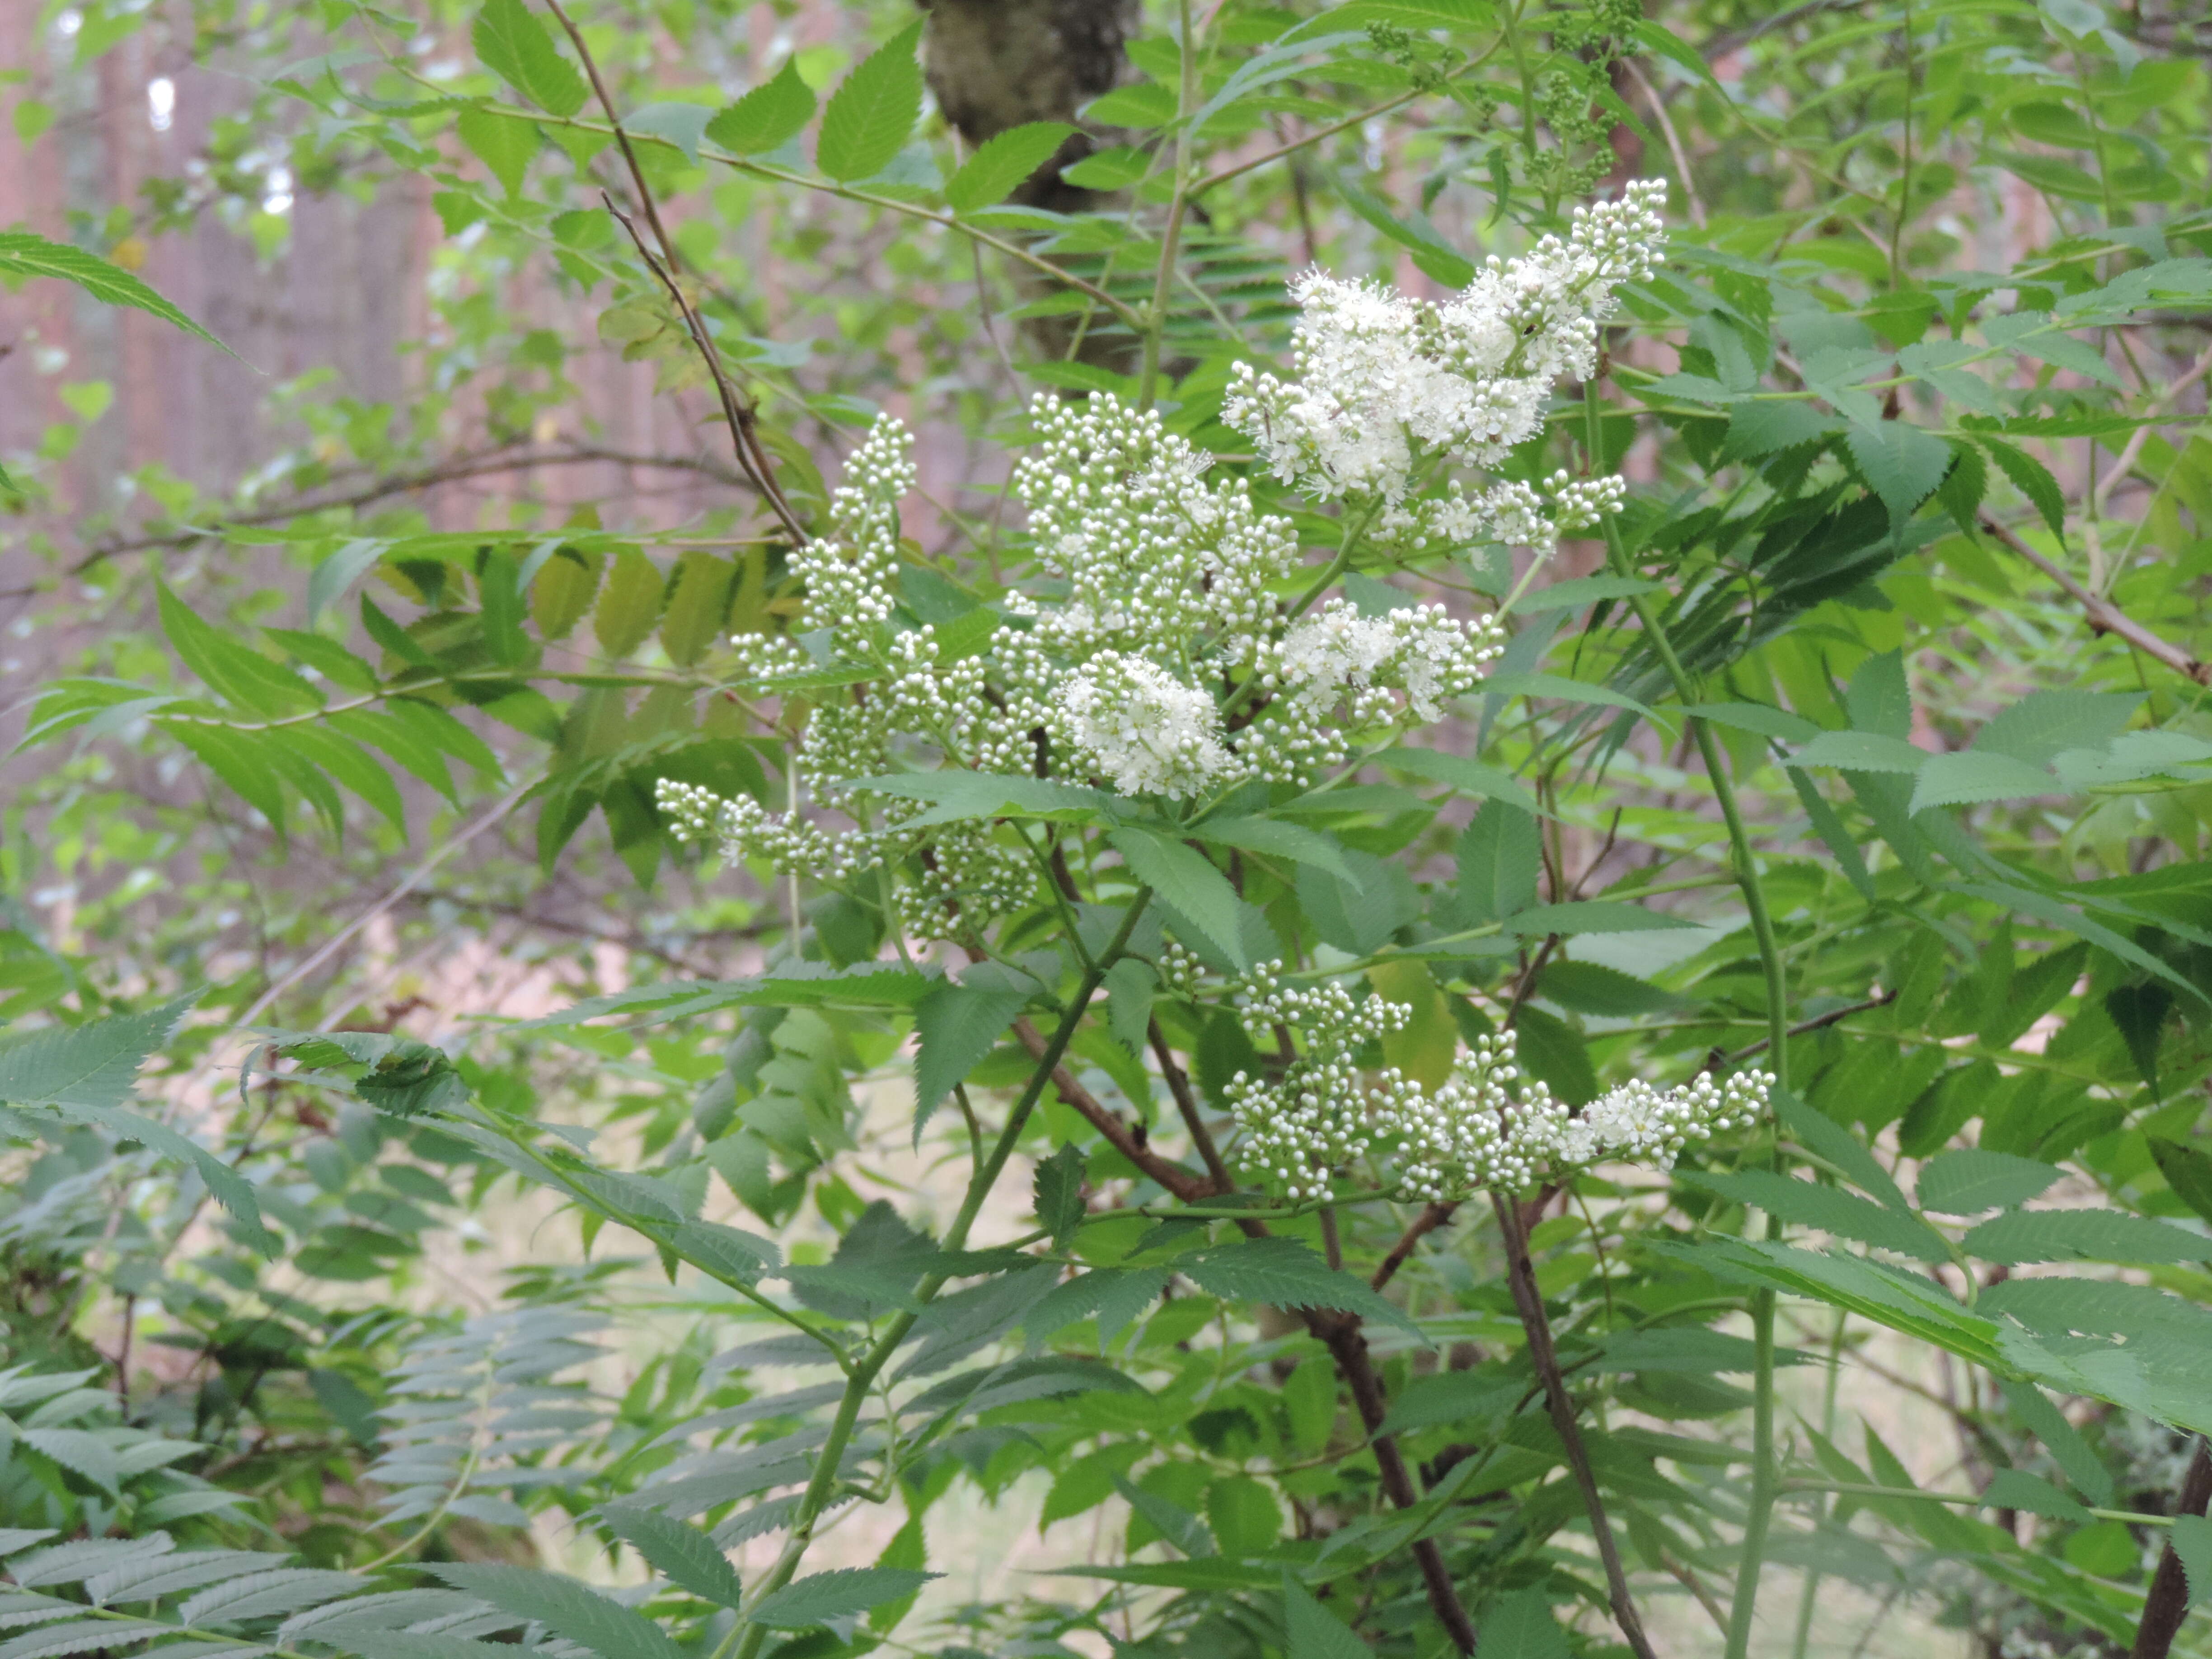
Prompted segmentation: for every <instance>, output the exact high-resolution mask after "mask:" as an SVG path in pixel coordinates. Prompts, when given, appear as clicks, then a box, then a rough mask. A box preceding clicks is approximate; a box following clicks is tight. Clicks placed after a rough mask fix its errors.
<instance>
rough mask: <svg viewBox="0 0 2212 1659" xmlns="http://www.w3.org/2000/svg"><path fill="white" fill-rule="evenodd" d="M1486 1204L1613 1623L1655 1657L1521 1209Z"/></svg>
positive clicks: (1643, 1653)
mask: <svg viewBox="0 0 2212 1659" xmlns="http://www.w3.org/2000/svg"><path fill="white" fill-rule="evenodd" d="M1490 1201H1491V1206H1492V1208H1493V1209H1495V1210H1496V1211H1497V1212H1498V1231H1499V1232H1501V1233H1502V1234H1504V1238H1505V1252H1506V1261H1505V1267H1506V1279H1507V1281H1508V1283H1509V1284H1510V1285H1511V1286H1512V1290H1513V1306H1514V1309H1515V1310H1516V1312H1518V1313H1519V1314H1520V1316H1521V1328H1522V1330H1523V1331H1524V1332H1525V1333H1526V1334H1527V1335H1528V1363H1529V1364H1531V1365H1533V1366H1534V1368H1535V1371H1536V1375H1537V1376H1539V1377H1541V1379H1542V1380H1543V1383H1544V1401H1545V1404H1546V1405H1547V1406H1548V1407H1550V1408H1551V1413H1552V1426H1553V1428H1554V1429H1556V1430H1558V1431H1559V1443H1560V1445H1561V1446H1562V1447H1563V1448H1564V1449H1565V1452H1566V1458H1567V1467H1568V1468H1570V1469H1571V1470H1572V1471H1573V1472H1574V1477H1575V1484H1576V1486H1579V1487H1580V1488H1581V1489H1582V1494H1583V1511H1584V1513H1586V1514H1587V1515H1588V1516H1589V1523H1590V1531H1591V1533H1592V1534H1594V1535H1595V1537H1596V1539H1597V1553H1598V1559H1600V1560H1601V1561H1602V1562H1603V1563H1604V1564H1605V1582H1606V1587H1607V1592H1608V1594H1609V1595H1610V1598H1611V1601H1612V1603H1613V1622H1614V1623H1615V1624H1617V1625H1619V1626H1620V1633H1621V1634H1622V1635H1623V1636H1624V1637H1626V1638H1628V1645H1629V1647H1630V1649H1631V1650H1632V1651H1633V1652H1634V1653H1635V1655H1636V1659H1656V1656H1655V1655H1654V1654H1653V1652H1652V1650H1651V1638H1650V1637H1648V1636H1646V1635H1645V1634H1644V1620H1643V1619H1642V1618H1641V1617H1640V1616H1639V1615H1638V1613H1637V1611H1636V1603H1635V1601H1634V1600H1633V1599H1632V1597H1631V1596H1630V1595H1629V1593H1628V1574H1627V1572H1626V1570H1625V1569H1624V1568H1623V1567H1622V1566H1621V1564H1620V1546H1619V1545H1617V1544H1616V1543H1614V1542H1613V1522H1611V1521H1610V1520H1609V1519H1607V1516H1606V1512H1605V1500H1604V1499H1603V1498H1601V1497H1599V1496H1598V1490H1597V1476H1596V1474H1595V1473H1594V1472H1593V1471H1592V1469H1591V1468H1590V1461H1589V1447H1588V1446H1586V1445H1584V1444H1583V1431H1582V1425H1581V1424H1580V1423H1578V1422H1577V1420H1576V1418H1575V1402H1574V1397H1573V1396H1572V1395H1570V1394H1568V1392H1567V1380H1566V1377H1565V1375H1564V1374H1563V1373H1562V1372H1561V1371H1560V1370H1559V1351H1558V1350H1557V1349H1556V1348H1554V1347H1553V1346H1552V1322H1551V1320H1550V1318H1549V1316H1547V1315H1546V1313H1545V1312H1544V1297H1543V1292H1542V1291H1539V1290H1538V1289H1537V1288H1536V1269H1535V1266H1534V1263H1532V1262H1531V1261H1529V1260H1528V1229H1527V1228H1526V1227H1525V1226H1523V1225H1522V1221H1521V1211H1520V1208H1519V1206H1517V1205H1516V1203H1515V1202H1514V1200H1512V1199H1511V1198H1510V1197H1509V1196H1507V1195H1506V1194H1504V1193H1500V1192H1498V1191H1495V1190H1493V1191H1492V1193H1491V1194H1490Z"/></svg>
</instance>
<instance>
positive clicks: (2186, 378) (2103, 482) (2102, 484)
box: [2089, 346, 2212, 520]
mask: <svg viewBox="0 0 2212 1659" xmlns="http://www.w3.org/2000/svg"><path fill="white" fill-rule="evenodd" d="M2206 374H2212V346H2207V347H2205V348H2204V350H2203V353H2202V354H2201V355H2200V356H2198V357H2197V361H2196V362H2193V363H2191V365H2190V366H2189V368H2187V369H2186V370H2185V371H2184V373H2183V374H2182V375H2181V378H2180V379H2179V380H2173V381H2172V382H2170V383H2168V384H2167V385H2166V386H2163V387H2161V388H2160V391H2159V392H2158V394H2157V395H2156V396H2155V397H2154V398H2152V399H2151V400H2150V402H2149V404H2148V405H2146V407H2145V409H2144V411H2143V412H2144V413H2145V414H2146V415H2156V414H2159V413H2160V412H2162V411H2163V410H2166V409H2169V408H2171V407H2172V404H2173V400H2174V399H2175V398H2179V396H2180V395H2181V394H2182V393H2183V392H2186V391H2188V390H2189V388H2190V387H2191V386H2195V385H2196V384H2197V382H2198V381H2199V380H2203V378H2204V377H2205V375H2206ZM2157 424H2158V422H2155V421H2148V420H2147V421H2145V422H2143V423H2142V425H2141V426H2139V427H2137V428H2136V429H2135V430H2134V431H2133V432H2132V433H2130V435H2129V436H2128V441H2127V444H2126V446H2125V447H2124V448H2122V449H2121V451H2120V453H2119V454H2118V456H2116V457H2115V458H2114V459H2113V461H2112V470H2111V471H2108V472H2106V474H2105V476H2104V477H2101V478H2100V479H2099V480H2098V481H2097V487H2096V488H2095V489H2093V490H2091V491H2090V492H2089V517H2090V518H2091V519H2092V520H2096V519H2101V518H2103V517H2104V516H2105V507H2106V497H2107V496H2109V495H2111V494H2112V488H2113V486H2114V485H2115V484H2117V483H2119V482H2120V480H2121V479H2123V478H2124V477H2127V476H2128V474H2129V473H2130V472H2131V471H2134V470H2135V464H2136V460H2137V459H2138V458H2140V457H2141V456H2142V452H2143V446H2144V445H2145V444H2146V443H2148V441H2150V435H2151V430H2152V428H2154V427H2155V426H2156V425H2157Z"/></svg>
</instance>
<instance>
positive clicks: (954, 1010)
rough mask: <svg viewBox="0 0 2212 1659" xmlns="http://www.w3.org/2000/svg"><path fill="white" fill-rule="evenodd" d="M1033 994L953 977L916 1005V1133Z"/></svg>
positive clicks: (1009, 1025) (987, 1051) (979, 1060)
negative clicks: (955, 981)
mask: <svg viewBox="0 0 2212 1659" xmlns="http://www.w3.org/2000/svg"><path fill="white" fill-rule="evenodd" d="M1028 1000H1029V996H1028V994H1027V993H1026V992H1022V991H1006V990H1000V989H998V988H996V987H986V986H968V985H956V984H953V983H951V982H950V981H947V982H945V983H944V984H941V985H939V987H937V988H936V989H934V990H933V991H932V992H930V994H928V995H927V996H926V997H924V998H922V1000H921V1001H920V1002H918V1003H916V1004H915V1010H914V1029H915V1037H916V1039H917V1048H916V1054H915V1065H914V1096H915V1101H914V1109H915V1119H914V1121H915V1134H916V1135H917V1136H919V1135H920V1133H921V1126H922V1125H923V1124H925V1123H927V1121H929V1115H930V1114H931V1113H932V1112H934V1111H935V1110H936V1109H937V1107H938V1103H939V1102H940V1101H942V1100H943V1099H944V1098H945V1096H947V1095H949V1094H951V1092H952V1091H953V1089H954V1087H955V1086H956V1085H958V1084H960V1083H961V1082H963V1081H964V1080H965V1079H966V1078H967V1076H968V1073H970V1072H972V1071H974V1070H975V1067H976V1066H978V1065H979V1064H981V1061H982V1059H983V1056H984V1055H986V1054H989V1053H990V1052H991V1050H992V1049H993V1048H996V1047H997V1046H998V1042H999V1039H1000V1037H1002V1036H1005V1035H1006V1031H1007V1029H1008V1028H1009V1027H1011V1026H1012V1024H1013V1023H1014V1017H1015V1016H1016V1015H1018V1014H1019V1013H1020V1012H1021V1011H1022V1007H1023V1005H1024V1004H1025V1003H1027V1002H1028Z"/></svg>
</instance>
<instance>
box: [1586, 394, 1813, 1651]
mask: <svg viewBox="0 0 2212 1659" xmlns="http://www.w3.org/2000/svg"><path fill="white" fill-rule="evenodd" d="M1583 410H1584V414H1585V416H1586V418H1587V420H1588V422H1589V425H1588V443H1589V453H1590V455H1591V457H1592V459H1593V461H1595V458H1596V457H1597V456H1599V455H1601V454H1602V453H1604V451H1603V448H1602V447H1601V444H1600V443H1599V441H1598V440H1599V428H1598V402H1597V386H1596V384H1595V381H1594V380H1593V381H1592V382H1590V383H1589V385H1587V386H1584V388H1583ZM1605 545H1606V553H1607V559H1608V561H1609V562H1611V564H1612V566H1613V570H1614V571H1615V573H1616V574H1620V575H1623V576H1633V575H1634V574H1636V573H1635V571H1634V570H1633V569H1632V568H1631V567H1630V564H1629V559H1628V550H1627V549H1626V547H1624V546H1622V545H1621V540H1620V526H1618V525H1617V524H1615V522H1614V521H1613V520H1612V519H1610V518H1608V519H1607V520H1605ZM1629 604H1630V605H1632V606H1633V607H1634V609H1635V611H1636V617H1637V620H1638V623H1641V624H1642V625H1643V629H1644V637H1645V638H1647V639H1648V640H1650V642H1651V648H1652V650H1653V651H1654V653H1656V654H1657V656H1658V658H1659V661H1660V663H1661V665H1662V666H1663V667H1664V668H1665V669H1666V671H1667V677H1668V679H1669V680H1671V681H1672V682H1673V684H1674V695H1675V696H1676V697H1678V698H1679V699H1680V701H1681V702H1683V703H1684V704H1685V705H1686V706H1689V707H1694V706H1695V705H1696V703H1697V702H1698V701H1699V698H1698V689H1697V685H1696V683H1695V682H1694V681H1693V680H1692V678H1691V677H1690V673H1689V671H1688V670H1687V669H1686V668H1685V667H1684V666H1683V665H1682V659H1681V658H1680V657H1679V656H1677V655H1676V654H1675V652H1674V641H1672V640H1670V639H1668V637H1667V630H1666V627H1665V624H1664V623H1663V622H1662V619H1661V617H1660V616H1659V612H1658V610H1657V608H1656V606H1654V605H1652V603H1651V601H1650V597H1649V596H1648V595H1646V594H1643V593H1638V594H1634V595H1632V596H1631V598H1630V599H1629ZM1684 718H1685V719H1686V720H1687V721H1688V723H1689V727H1690V732H1691V735H1692V738H1695V739H1696V742H1697V745H1698V754H1699V758H1700V759H1702V760H1703V761H1704V762H1705V775H1706V777H1707V778H1708V779H1709V780H1710V781H1711V783H1712V787H1713V799H1715V800H1716V801H1717V803H1718V804H1719V805H1720V809H1721V817H1722V819H1723V821H1724V822H1725V823H1727V825H1728V836H1729V853H1730V855H1731V858H1732V860H1733V862H1734V864H1735V878H1736V883H1737V885H1738V887H1739V888H1740V889H1741V891H1742V893H1743V902H1744V908H1745V910H1746V911H1747V913H1748V914H1749V915H1750V918H1751V932H1752V937H1753V939H1755V940H1756V941H1757V942H1758V945H1759V965H1760V967H1761V969H1763V970H1764V974H1765V981H1766V1031H1767V1059H1768V1066H1769V1069H1770V1070H1771V1071H1772V1073H1774V1080H1775V1085H1776V1086H1777V1087H1778V1088H1781V1089H1786V1088H1788V1087H1789V1086H1790V1046H1789V1045H1790V1008H1789V1002H1790V987H1789V983H1788V981H1787V979H1786V978H1785V976H1784V971H1783V963H1782V948H1781V945H1780V944H1779V943H1778V940H1777V939H1776V937H1775V933H1774V918H1773V915H1772V914H1771V912H1770V911H1769V910H1768V909H1767V906H1766V893H1765V889H1764V888H1763V887H1762V886H1761V885H1760V884H1759V864H1758V861H1757V860H1756V859H1755V858H1753V854H1752V847H1751V836H1750V833H1749V832H1748V831H1747V829H1745V828H1744V823H1743V812H1742V811H1741V808H1740V807H1739V806H1738V805H1737V802H1736V798H1735V784H1734V782H1733V781H1732V780H1731V779H1730V778H1729V770H1728V766H1727V763H1726V761H1725V760H1724V758H1723V756H1722V754H1721V746H1720V744H1719V741H1718V740H1717V738H1715V737H1714V736H1713V732H1712V727H1711V724H1710V723H1708V722H1707V721H1706V720H1703V719H1701V718H1699V716H1697V715H1695V714H1690V715H1686V716H1685V717H1684ZM1771 1161H1772V1162H1773V1163H1774V1164H1777V1165H1779V1164H1780V1163H1781V1161H1782V1152H1781V1146H1780V1137H1779V1135H1777V1137H1776V1144H1775V1148H1774V1152H1773V1154H1772V1160H1771ZM1781 1231H1782V1225H1781V1222H1780V1220H1779V1218H1777V1217H1775V1216H1773V1215H1771V1214H1770V1215H1768V1217H1767V1218H1766V1236H1767V1237H1769V1238H1774V1237H1778V1236H1779V1235H1780V1233H1781ZM1751 1336H1752V1343H1753V1368H1752V1411H1751V1493H1750V1498H1749V1500H1748V1502H1747V1505H1746V1509H1745V1513H1744V1523H1743V1552H1742V1559H1741V1561H1740V1562H1739V1564H1738V1565H1737V1567H1736V1578H1735V1599H1734V1600H1733V1601H1732V1602H1731V1603H1730V1605H1729V1633H1728V1648H1727V1651H1726V1654H1725V1659H1748V1656H1749V1654H1750V1651H1751V1623H1752V1617H1753V1613H1754V1611H1755V1610H1756V1607H1757V1605H1758V1600H1759V1568H1760V1565H1761V1564H1762V1563H1763V1562H1764V1561H1765V1557H1766V1534H1767V1530H1768V1528H1770V1527H1771V1524H1772V1522H1773V1519H1774V1498H1775V1492H1776V1489H1777V1480H1776V1474H1777V1471H1776V1466H1775V1455H1774V1292H1773V1291H1771V1290H1766V1291H1756V1292H1754V1293H1753V1297H1752V1299H1751Z"/></svg>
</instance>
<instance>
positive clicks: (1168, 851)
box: [1109, 827, 1252, 973]
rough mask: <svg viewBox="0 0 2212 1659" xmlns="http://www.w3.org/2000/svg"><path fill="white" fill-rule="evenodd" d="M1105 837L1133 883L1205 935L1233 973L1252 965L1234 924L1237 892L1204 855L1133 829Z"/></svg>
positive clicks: (1240, 928) (1166, 838) (1239, 929)
mask: <svg viewBox="0 0 2212 1659" xmlns="http://www.w3.org/2000/svg"><path fill="white" fill-rule="evenodd" d="M1109 840H1111V841H1112V842H1113V843H1114V846H1115V850H1116V851H1118V852H1119V853H1120V854H1121V856H1122V857H1123V858H1124V859H1126V860H1128V864H1129V869H1130V871H1131V872H1132V873H1133V874H1134V875H1135V877H1136V878H1137V879H1138V880H1139V881H1141V882H1143V883H1144V884H1145V885H1146V886H1147V887H1149V888H1151V889H1152V890H1153V891H1154V892H1155V893H1157V894H1158V895H1159V899H1160V902H1161V903H1163V904H1164V905H1166V906H1167V907H1168V908H1170V909H1171V910H1173V911H1174V912H1175V913H1176V915H1179V916H1181V917H1182V918H1183V919H1184V920H1185V921H1188V922H1189V923H1190V925H1191V926H1192V927H1195V928H1197V929H1198V930H1199V932H1200V933H1202V934H1204V935H1205V937H1206V940H1207V941H1208V942H1209V943H1211V944H1212V945H1213V947H1214V948H1215V949H1216V950H1217V951H1220V952H1221V954H1222V955H1223V956H1224V957H1226V958H1227V959H1228V960H1229V961H1230V962H1231V963H1233V964H1235V966H1236V968H1237V971H1238V972H1240V973H1242V972H1243V971H1244V970H1245V969H1249V967H1250V966H1251V965H1252V958H1251V955H1250V953H1249V951H1246V950H1245V948H1244V939H1243V926H1242V924H1241V923H1240V921H1238V911H1239V906H1240V903H1241V901H1240V900H1239V899H1238V898H1237V890H1236V889H1235V888H1233V887H1231V885H1230V884H1229V878H1228V877H1226V876H1225V875H1223V874H1222V873H1221V872H1220V871H1218V870H1217V869H1215V868H1214V867H1213V865H1212V861H1211V860H1208V859H1207V858H1206V855H1205V854H1203V853H1199V852H1195V851H1194V850H1192V849H1191V848H1188V847H1186V846H1184V845H1183V844H1182V842H1179V841H1177V840H1176V839H1174V838H1173V837H1172V836H1164V835H1159V834H1158V833H1156V832H1154V831H1152V830H1150V829H1137V828H1134V827H1132V828H1129V829H1116V830H1115V831H1114V833H1113V834H1112V836H1109Z"/></svg>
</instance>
